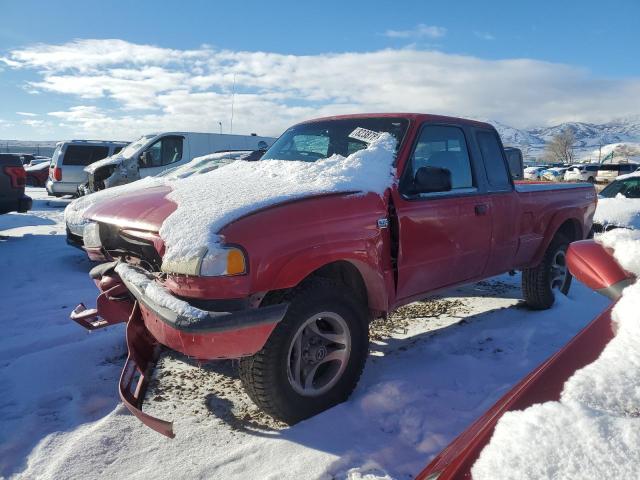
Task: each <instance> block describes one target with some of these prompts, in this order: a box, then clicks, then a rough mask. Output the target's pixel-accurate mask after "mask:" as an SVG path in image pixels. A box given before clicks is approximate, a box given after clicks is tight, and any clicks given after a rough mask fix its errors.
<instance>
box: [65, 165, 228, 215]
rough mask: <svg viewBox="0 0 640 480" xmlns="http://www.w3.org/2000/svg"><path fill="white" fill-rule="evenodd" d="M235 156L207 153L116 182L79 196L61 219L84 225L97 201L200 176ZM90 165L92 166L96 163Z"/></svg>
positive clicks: (100, 201)
mask: <svg viewBox="0 0 640 480" xmlns="http://www.w3.org/2000/svg"><path fill="white" fill-rule="evenodd" d="M111 158H112V157H108V158H105V159H104V160H100V162H104V161H105V160H109V159H111ZM237 158H238V154H237V153H236V152H233V153H232V154H231V155H230V154H229V153H228V152H223V153H212V154H210V155H204V156H202V157H196V158H194V159H193V160H191V161H190V162H189V163H186V164H185V165H182V166H179V167H176V168H172V169H170V170H166V171H164V172H162V173H160V174H159V175H156V176H155V177H146V178H143V179H141V180H137V181H135V182H132V183H128V184H126V185H119V186H117V187H112V188H108V189H106V190H100V191H98V192H95V193H92V194H90V195H87V196H84V197H80V198H78V199H76V200H74V201H73V202H71V203H70V204H69V205H68V206H67V208H66V209H65V211H64V221H65V223H66V224H67V225H72V226H83V225H84V224H86V223H87V222H88V219H87V218H86V216H85V213H87V212H88V210H89V209H90V208H91V207H93V206H94V205H96V204H98V203H102V202H105V201H107V200H109V199H112V198H119V197H122V196H123V194H126V193H129V192H133V191H136V190H140V189H143V188H152V187H158V186H163V185H168V186H170V185H171V184H172V183H173V182H175V181H177V180H180V179H183V178H187V177H190V176H192V175H200V174H202V173H206V172H210V171H212V170H215V169H216V168H220V167H222V166H224V165H227V164H229V163H231V162H233V161H234V160H235V159H237ZM100 162H96V163H100ZM106 164H108V163H103V165H106ZM92 165H95V163H94V164H92Z"/></svg>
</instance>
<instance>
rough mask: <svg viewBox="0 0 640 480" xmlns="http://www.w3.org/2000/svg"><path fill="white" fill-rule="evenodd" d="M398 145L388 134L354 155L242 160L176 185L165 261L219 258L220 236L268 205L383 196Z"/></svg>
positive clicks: (390, 181) (167, 225)
mask: <svg viewBox="0 0 640 480" xmlns="http://www.w3.org/2000/svg"><path fill="white" fill-rule="evenodd" d="M395 145H396V141H395V139H394V138H393V137H392V136H391V135H390V134H387V133H385V134H382V135H381V136H380V138H378V139H377V140H375V141H373V142H372V143H371V144H370V145H369V146H368V148H366V149H364V150H359V151H357V152H355V153H353V154H351V155H349V156H348V157H343V156H341V155H333V156H331V157H329V158H324V159H319V160H316V161H315V162H301V161H288V160H263V161H259V162H242V161H238V162H234V163H232V164H230V165H228V166H226V167H224V168H221V169H217V170H214V171H212V172H208V173H205V174H202V175H197V176H195V175H194V176H191V177H189V178H185V179H183V180H181V181H177V182H175V183H173V184H172V189H173V191H172V192H171V193H170V194H169V195H168V197H167V198H168V199H169V200H171V201H173V202H175V203H176V204H177V206H178V207H177V209H176V210H175V211H174V212H173V213H172V214H171V215H170V216H169V217H167V219H166V220H165V221H164V223H163V225H162V228H161V229H160V236H161V237H162V239H163V240H164V243H165V246H166V253H165V255H164V258H163V261H171V262H183V261H191V260H192V259H194V258H196V257H198V256H200V255H202V249H203V248H207V249H208V252H209V254H208V255H212V256H214V257H215V256H216V255H217V254H218V253H219V246H220V244H222V243H223V242H224V239H223V238H221V237H220V236H219V235H218V233H219V232H220V230H221V229H222V228H223V227H224V226H226V225H228V224H229V223H231V222H233V221H235V220H238V219H239V218H241V217H244V216H246V215H248V214H250V213H252V212H255V211H258V210H262V209H264V208H266V207H270V206H274V205H277V204H281V203H284V202H288V201H291V200H295V199H301V198H306V197H310V196H316V195H322V194H329V193H348V192H354V193H355V192H362V193H368V192H374V193H378V194H380V195H382V194H383V193H384V191H385V190H386V189H387V188H389V187H390V186H391V185H392V184H393V182H394V178H395V176H394V173H395V169H394V168H393V161H394V158H395V153H394V152H395Z"/></svg>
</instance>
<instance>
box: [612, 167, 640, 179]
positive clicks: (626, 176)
mask: <svg viewBox="0 0 640 480" xmlns="http://www.w3.org/2000/svg"><path fill="white" fill-rule="evenodd" d="M632 177H640V168H639V169H638V170H636V171H635V172H631V173H627V174H626V175H618V176H617V177H616V180H624V179H626V178H632Z"/></svg>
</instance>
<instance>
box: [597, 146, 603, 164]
mask: <svg viewBox="0 0 640 480" xmlns="http://www.w3.org/2000/svg"><path fill="white" fill-rule="evenodd" d="M598 163H602V142H600V148H599V149H598Z"/></svg>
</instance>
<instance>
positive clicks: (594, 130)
mask: <svg viewBox="0 0 640 480" xmlns="http://www.w3.org/2000/svg"><path fill="white" fill-rule="evenodd" d="M489 122H490V123H491V124H492V125H494V126H495V127H496V129H497V130H498V132H499V133H500V136H501V137H502V141H503V142H504V144H505V145H510V146H516V147H521V148H523V147H524V148H525V149H528V150H529V155H530V156H537V154H539V153H541V152H542V150H544V146H545V144H546V143H547V142H548V141H550V140H551V139H552V138H553V137H554V136H555V135H558V134H559V133H561V132H562V131H564V130H566V129H567V128H568V129H571V130H572V131H573V134H574V135H575V137H576V150H577V151H578V152H579V153H581V152H584V151H591V150H593V149H594V148H597V147H599V146H600V145H603V146H604V145H609V144H619V143H636V142H640V115H636V116H633V117H627V118H621V119H616V120H612V121H611V122H607V123H601V124H596V123H585V122H565V123H561V124H559V125H554V126H552V127H540V128H532V129H529V130H523V129H517V128H513V127H510V126H508V125H505V124H503V123H501V122H499V121H495V120H489Z"/></svg>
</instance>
